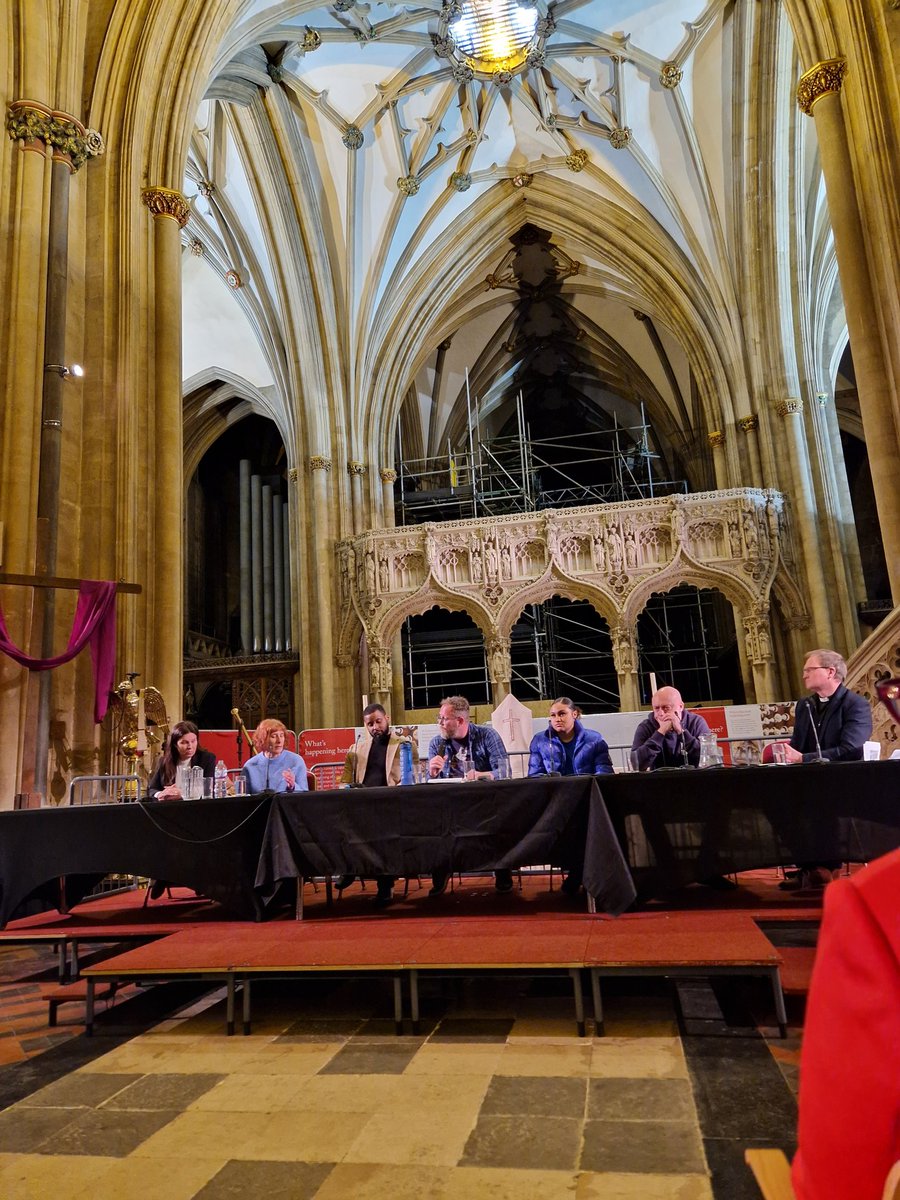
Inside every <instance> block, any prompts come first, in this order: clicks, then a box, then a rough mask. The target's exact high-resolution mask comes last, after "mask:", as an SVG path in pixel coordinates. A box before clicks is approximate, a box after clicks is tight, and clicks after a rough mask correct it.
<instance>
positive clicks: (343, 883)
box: [334, 875, 356, 892]
mask: <svg viewBox="0 0 900 1200" xmlns="http://www.w3.org/2000/svg"><path fill="white" fill-rule="evenodd" d="M351 883H356V876H355V875H342V876H341V877H340V879H339V880H338V881H337V883H336V884H335V885H334V886H335V887H336V888H337V890H338V891H339V892H342V891H343V890H344V888H348V887H349V886H350V884H351Z"/></svg>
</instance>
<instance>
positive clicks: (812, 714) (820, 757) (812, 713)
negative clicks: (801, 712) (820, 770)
mask: <svg viewBox="0 0 900 1200" xmlns="http://www.w3.org/2000/svg"><path fill="white" fill-rule="evenodd" d="M806 706H807V708H808V709H809V722H810V724H811V725H812V731H813V737H814V738H815V739H816V757H815V760H814V761H815V762H817V763H827V762H828V759H827V758H826V757H825V755H824V754H823V753H822V743H821V742H820V741H819V727H818V725H817V724H816V708H815V705H814V704H813V698H812V696H809V697H808V698H807V701H806Z"/></svg>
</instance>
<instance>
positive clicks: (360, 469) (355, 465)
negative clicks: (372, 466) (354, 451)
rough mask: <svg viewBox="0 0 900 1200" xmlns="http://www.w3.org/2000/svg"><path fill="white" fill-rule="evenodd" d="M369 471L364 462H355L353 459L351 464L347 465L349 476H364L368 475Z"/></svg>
mask: <svg viewBox="0 0 900 1200" xmlns="http://www.w3.org/2000/svg"><path fill="white" fill-rule="evenodd" d="M368 470H369V468H368V467H367V466H366V464H365V463H363V462H355V461H354V460H353V459H351V460H350V462H348V463H347V474H348V475H359V476H363V475H366V474H368Z"/></svg>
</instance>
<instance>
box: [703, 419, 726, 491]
mask: <svg viewBox="0 0 900 1200" xmlns="http://www.w3.org/2000/svg"><path fill="white" fill-rule="evenodd" d="M706 440H707V441H708V442H709V444H710V448H711V449H712V456H713V471H714V473H715V476H716V487H717V488H718V489H719V491H724V490H725V488H727V487H728V468H727V465H726V462H725V434H724V433H723V432H722V431H721V429H713V430H711V432H710V433H708V434H707V436H706Z"/></svg>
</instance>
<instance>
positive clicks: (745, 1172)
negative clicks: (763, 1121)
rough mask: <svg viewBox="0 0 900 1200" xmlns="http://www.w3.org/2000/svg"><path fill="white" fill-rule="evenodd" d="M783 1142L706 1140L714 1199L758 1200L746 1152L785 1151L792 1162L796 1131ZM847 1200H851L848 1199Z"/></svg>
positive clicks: (741, 1139)
mask: <svg viewBox="0 0 900 1200" xmlns="http://www.w3.org/2000/svg"><path fill="white" fill-rule="evenodd" d="M784 1134H785V1136H784V1139H783V1141H782V1142H781V1143H780V1144H779V1143H777V1142H776V1143H773V1142H772V1141H770V1140H768V1139H766V1140H764V1141H760V1140H758V1139H750V1140H747V1139H745V1138H720V1137H705V1138H704V1139H703V1149H704V1152H705V1154H706V1161H707V1163H708V1164H709V1170H710V1174H711V1176H712V1186H713V1192H714V1195H715V1196H716V1197H717V1200H718V1197H720V1196H722V1197H725V1198H726V1200H759V1188H758V1187H757V1184H756V1180H755V1179H754V1178H753V1175H752V1173H751V1171H750V1168H749V1167H748V1166H747V1164H746V1163H745V1162H744V1151H745V1150H748V1149H751V1148H755V1147H757V1146H764V1147H766V1148H777V1149H780V1150H783V1151H784V1152H785V1154H786V1155H787V1157H788V1158H789V1159H791V1158H793V1156H794V1153H795V1151H796V1148H797V1147H796V1143H795V1141H794V1138H793V1128H790V1129H786V1130H785V1131H784ZM848 1200H850V1198H849V1197H848Z"/></svg>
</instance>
